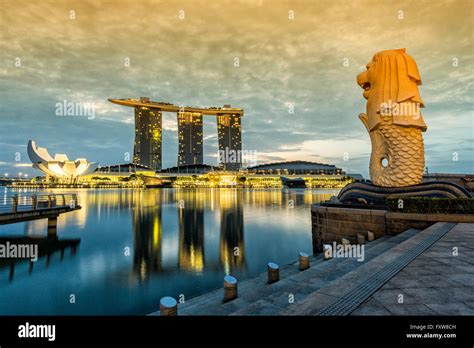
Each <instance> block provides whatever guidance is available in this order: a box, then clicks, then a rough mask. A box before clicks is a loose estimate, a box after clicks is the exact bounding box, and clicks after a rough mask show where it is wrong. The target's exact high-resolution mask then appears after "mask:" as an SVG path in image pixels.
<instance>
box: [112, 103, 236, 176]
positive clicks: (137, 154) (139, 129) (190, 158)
mask: <svg viewBox="0 0 474 348" xmlns="http://www.w3.org/2000/svg"><path fill="white" fill-rule="evenodd" d="M109 101H110V102H112V103H114V104H119V105H124V106H129V107H134V108H135V147H134V157H133V161H134V163H137V164H142V165H145V166H148V167H151V168H154V169H155V170H160V169H161V159H162V157H161V153H162V151H161V144H162V135H161V133H162V112H176V114H177V117H178V139H179V146H178V161H177V162H178V166H190V165H196V164H203V162H204V151H203V116H204V115H207V116H216V118H217V133H218V138H219V152H220V153H222V152H224V153H225V157H224V158H225V160H220V163H219V166H220V168H222V169H225V170H229V171H237V170H239V169H240V168H241V166H242V159H241V150H242V136H241V135H242V132H241V128H242V126H241V118H242V117H243V115H244V111H243V110H242V109H238V108H232V107H231V106H230V105H224V106H223V107H210V108H195V107H180V106H176V105H173V104H170V103H162V102H153V101H150V99H149V98H144V97H142V98H140V99H109Z"/></svg>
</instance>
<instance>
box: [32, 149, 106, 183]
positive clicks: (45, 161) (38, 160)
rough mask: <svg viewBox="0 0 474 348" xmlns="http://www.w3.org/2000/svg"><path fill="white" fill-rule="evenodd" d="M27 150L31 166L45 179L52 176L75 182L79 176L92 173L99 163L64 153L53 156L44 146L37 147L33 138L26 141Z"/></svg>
mask: <svg viewBox="0 0 474 348" xmlns="http://www.w3.org/2000/svg"><path fill="white" fill-rule="evenodd" d="M27 152H28V157H29V158H30V160H31V162H32V164H33V168H35V169H39V170H41V171H42V172H43V173H45V174H46V180H47V181H49V179H50V178H52V179H53V180H59V181H64V182H76V181H77V180H78V178H79V177H80V176H84V175H87V174H89V173H92V172H93V171H94V170H95V169H96V168H97V167H98V165H99V164H98V163H95V162H89V161H87V159H85V158H77V159H75V160H70V159H69V158H68V157H67V156H66V155H64V154H55V155H54V157H53V156H51V155H50V154H49V152H48V150H47V149H46V148H44V147H38V146H37V145H36V142H35V141H34V140H30V141H28V147H27Z"/></svg>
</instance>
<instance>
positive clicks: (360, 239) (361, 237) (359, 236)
mask: <svg viewBox="0 0 474 348" xmlns="http://www.w3.org/2000/svg"><path fill="white" fill-rule="evenodd" d="M357 244H365V235H364V234H362V233H357Z"/></svg>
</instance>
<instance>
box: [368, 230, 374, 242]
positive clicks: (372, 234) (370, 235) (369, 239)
mask: <svg viewBox="0 0 474 348" xmlns="http://www.w3.org/2000/svg"><path fill="white" fill-rule="evenodd" d="M374 239H375V233H374V232H370V231H368V232H367V240H368V241H369V242H371V241H373V240H374Z"/></svg>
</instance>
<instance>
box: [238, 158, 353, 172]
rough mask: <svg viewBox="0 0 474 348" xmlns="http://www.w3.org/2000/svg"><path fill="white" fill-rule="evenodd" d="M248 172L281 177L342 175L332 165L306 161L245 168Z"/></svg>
mask: <svg viewBox="0 0 474 348" xmlns="http://www.w3.org/2000/svg"><path fill="white" fill-rule="evenodd" d="M247 170H248V172H250V173H255V174H281V175H301V174H307V175H343V174H344V172H343V171H342V169H341V168H337V167H336V166H335V165H332V164H324V163H318V162H307V161H289V162H275V163H268V164H262V165H258V166H254V167H249V168H247Z"/></svg>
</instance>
